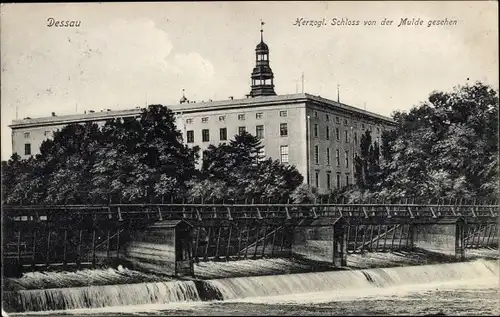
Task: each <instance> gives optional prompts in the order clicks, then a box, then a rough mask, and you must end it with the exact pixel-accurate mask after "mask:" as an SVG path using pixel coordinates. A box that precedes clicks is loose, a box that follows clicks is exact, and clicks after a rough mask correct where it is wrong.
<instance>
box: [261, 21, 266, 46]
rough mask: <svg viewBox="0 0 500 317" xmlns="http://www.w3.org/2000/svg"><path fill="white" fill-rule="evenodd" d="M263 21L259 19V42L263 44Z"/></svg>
mask: <svg viewBox="0 0 500 317" xmlns="http://www.w3.org/2000/svg"><path fill="white" fill-rule="evenodd" d="M264 24H265V23H264V21H262V19H260V41H261V42H264V36H263V34H264V29H263V28H262V27H263V26H264Z"/></svg>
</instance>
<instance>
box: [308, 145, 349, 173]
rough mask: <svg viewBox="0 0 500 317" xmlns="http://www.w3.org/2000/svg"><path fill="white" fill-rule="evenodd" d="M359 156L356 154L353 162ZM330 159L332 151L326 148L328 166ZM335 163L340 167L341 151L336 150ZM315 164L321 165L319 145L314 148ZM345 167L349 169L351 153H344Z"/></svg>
mask: <svg viewBox="0 0 500 317" xmlns="http://www.w3.org/2000/svg"><path fill="white" fill-rule="evenodd" d="M357 155H358V154H357V153H354V154H353V160H354V159H355V158H356V156H357ZM330 157H331V151H330V148H329V147H328V148H326V165H330V161H331V160H330ZM335 162H336V164H337V166H340V150H339V149H336V150H335ZM314 164H319V145H315V146H314ZM344 165H345V167H346V168H348V167H349V151H347V150H346V151H344Z"/></svg>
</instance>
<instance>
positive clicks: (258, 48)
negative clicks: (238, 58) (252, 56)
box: [255, 41, 269, 51]
mask: <svg viewBox="0 0 500 317" xmlns="http://www.w3.org/2000/svg"><path fill="white" fill-rule="evenodd" d="M255 50H265V51H268V50H269V47H267V44H266V43H264V42H263V41H261V42H260V43H259V44H257V47H256V48H255Z"/></svg>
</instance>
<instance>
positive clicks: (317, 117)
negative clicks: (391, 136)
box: [314, 111, 380, 133]
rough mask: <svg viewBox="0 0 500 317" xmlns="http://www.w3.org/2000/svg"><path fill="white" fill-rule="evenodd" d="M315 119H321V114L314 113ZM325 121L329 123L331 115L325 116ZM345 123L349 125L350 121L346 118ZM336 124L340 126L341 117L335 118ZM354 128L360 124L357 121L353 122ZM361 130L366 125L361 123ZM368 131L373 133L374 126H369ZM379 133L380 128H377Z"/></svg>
mask: <svg viewBox="0 0 500 317" xmlns="http://www.w3.org/2000/svg"><path fill="white" fill-rule="evenodd" d="M314 118H315V119H319V113H318V111H314ZM325 119H326V121H327V122H329V121H330V115H329V114H328V113H326V114H325ZM343 121H344V125H349V120H348V119H346V118H344V120H343ZM335 123H337V124H340V117H338V116H335ZM353 127H354V128H357V127H358V122H357V121H353ZM361 128H362V129H365V124H364V123H361ZM368 130H369V131H370V132H371V131H372V126H371V125H369V126H368ZM377 132H378V133H380V128H377Z"/></svg>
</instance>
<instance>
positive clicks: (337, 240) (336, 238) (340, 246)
mask: <svg viewBox="0 0 500 317" xmlns="http://www.w3.org/2000/svg"><path fill="white" fill-rule="evenodd" d="M333 265H334V266H335V267H344V266H347V234H346V223H345V221H344V220H343V219H342V218H340V219H339V220H337V221H336V222H335V224H334V225H333Z"/></svg>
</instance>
